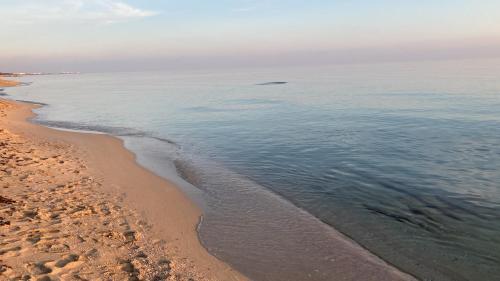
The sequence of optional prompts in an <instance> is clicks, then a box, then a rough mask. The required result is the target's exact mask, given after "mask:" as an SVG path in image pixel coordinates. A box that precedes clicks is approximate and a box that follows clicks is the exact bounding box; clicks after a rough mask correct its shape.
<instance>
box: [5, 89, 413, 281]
mask: <svg viewBox="0 0 500 281" xmlns="http://www.w3.org/2000/svg"><path fill="white" fill-rule="evenodd" d="M1 101H6V102H10V103H13V104H16V105H17V106H19V107H20V109H19V110H20V111H23V113H19V112H18V113H16V117H15V119H16V120H15V121H16V122H17V123H18V127H21V129H20V130H19V132H21V133H23V131H24V132H26V131H37V133H36V134H35V137H40V136H41V137H42V138H44V139H49V141H61V140H62V141H64V142H68V143H72V144H74V145H76V146H77V147H79V148H80V149H82V148H83V150H85V153H84V154H85V155H84V156H83V158H85V159H89V160H90V165H89V167H93V169H92V170H93V171H92V173H93V174H96V175H99V177H100V179H102V181H103V185H102V186H103V187H104V188H105V189H106V191H107V192H109V193H113V194H115V195H118V193H120V192H121V193H122V194H124V200H123V203H124V205H126V206H127V207H129V208H131V209H134V210H138V211H139V212H140V213H141V216H142V217H144V218H146V220H147V221H148V224H149V226H150V227H151V229H148V232H149V235H148V236H150V237H156V238H157V237H164V238H165V239H164V240H163V241H166V244H167V245H168V244H170V246H173V247H174V248H175V249H176V251H174V254H173V255H174V256H178V257H179V258H178V259H179V260H183V261H188V262H187V264H188V266H186V264H184V265H182V267H189V268H197V269H196V270H194V274H195V276H196V278H195V280H248V278H247V277H245V276H243V275H242V274H241V273H240V272H238V271H237V270H236V269H235V268H234V267H231V266H230V265H229V264H228V263H225V262H223V261H222V260H220V259H219V258H217V257H215V256H213V255H212V254H210V253H209V252H208V250H207V249H206V248H205V246H204V245H202V244H201V238H200V236H199V232H198V228H199V226H200V222H201V220H202V219H203V216H202V212H201V210H200V209H199V207H198V206H196V205H195V203H194V202H193V201H192V199H190V198H189V197H188V196H187V195H186V194H185V193H184V191H183V189H182V188H180V187H178V186H175V185H174V184H172V183H171V182H170V180H169V179H168V178H165V177H162V176H160V175H158V174H156V173H154V172H153V171H151V170H148V169H147V168H145V167H143V166H141V164H139V163H138V162H137V159H136V155H135V154H134V153H133V152H132V151H130V150H129V149H127V148H126V147H125V146H124V140H122V139H120V138H118V137H115V136H112V135H109V134H105V133H93V132H83V131H82V132H79V131H65V130H60V129H57V128H50V127H46V126H44V125H42V124H36V123H33V122H30V119H32V118H33V117H34V116H36V114H35V113H34V112H33V111H32V109H35V108H38V107H39V106H43V104H39V103H36V102H29V101H12V100H5V99H0V102H1ZM19 125H21V126H19ZM13 130H16V128H13ZM100 146H102V147H100ZM116 155H120V156H119V157H116ZM108 157H110V158H113V159H114V160H113V161H106V160H105V159H104V160H103V158H108ZM117 158H118V159H117ZM110 162H113V163H115V164H116V163H120V165H119V166H120V167H119V168H117V167H110V166H109V165H106V164H109V163H110ZM111 166H112V165H111ZM120 169H121V171H117V170H120ZM129 169H131V170H140V171H141V172H140V174H141V175H144V174H148V176H150V177H152V178H154V180H153V181H154V183H155V184H154V185H152V186H148V187H146V188H145V189H144V190H145V191H147V192H146V193H148V194H143V193H142V192H141V190H138V189H137V188H135V186H137V184H142V183H137V181H134V180H132V183H130V182H126V181H119V180H118V181H117V180H113V179H110V176H109V175H110V174H113V175H114V176H115V177H116V176H117V174H119V175H120V176H124V175H127V176H128V177H129V178H130V177H134V176H130V175H129V174H128V173H123V171H129ZM111 178H112V176H111ZM160 182H162V183H160ZM116 185H118V186H116ZM109 186H115V187H112V188H110V187H109ZM123 187H125V190H123ZM172 194H174V196H173V197H175V199H172V198H168V199H169V200H170V201H169V202H173V205H175V204H180V205H182V206H180V208H176V207H175V206H174V207H172V206H170V208H169V207H168V206H167V207H165V206H164V205H165V204H167V205H170V204H171V203H165V202H160V201H162V200H161V199H162V198H164V199H167V198H166V197H169V196H172ZM141 195H142V196H144V195H146V196H147V198H142V199H140V200H138V198H139V196H141ZM131 197H135V198H131ZM179 202H180V203H179ZM172 209H176V210H172ZM179 209H180V210H179ZM161 210H163V211H161ZM172 213H175V216H176V218H171V219H172V220H173V221H174V222H173V224H175V225H177V224H179V222H180V221H182V227H181V228H182V229H181V230H179V229H169V230H168V229H166V227H167V228H168V224H169V223H167V225H165V224H164V222H162V220H164V219H165V216H163V214H172ZM322 223H323V222H322ZM171 224H172V222H170V225H171ZM328 227H330V228H332V229H334V230H335V228H333V227H332V226H331V225H328ZM335 231H336V230H335ZM172 232H177V233H172ZM186 234H187V235H189V236H190V237H187V238H186V236H185V235H186ZM336 239H340V240H339V241H340V242H338V243H340V244H338V245H339V246H341V247H340V248H342V251H344V249H343V248H344V247H345V245H349V246H347V248H351V247H353V248H352V249H351V250H353V249H354V250H353V252H351V254H352V257H351V258H355V257H358V258H361V260H359V261H356V262H347V264H343V266H346V265H347V266H348V267H349V268H350V267H352V266H354V264H361V263H362V261H363V260H365V261H371V262H374V261H375V264H377V263H378V266H380V268H379V269H378V270H376V271H379V270H380V271H381V272H384V271H386V273H387V274H389V275H388V276H392V277H391V280H414V279H413V278H414V277H413V276H411V275H408V273H406V272H404V271H402V270H401V269H399V268H397V267H396V266H395V265H392V264H389V263H386V262H385V261H383V260H382V259H381V258H380V257H378V256H377V255H375V254H374V253H372V252H370V251H369V250H367V249H366V248H364V247H362V246H360V245H359V244H358V243H357V242H355V241H354V240H352V239H351V238H349V237H347V236H343V235H340V236H339V237H337V238H336ZM336 243H337V242H336ZM358 247H359V248H362V249H359V248H358ZM351 250H348V251H351ZM359 250H361V251H359ZM344 254H345V253H344ZM351 258H348V259H351ZM373 258H374V259H373ZM377 260H378V262H377ZM371 262H370V263H371ZM379 262H381V263H379ZM349 264H350V265H349ZM200 266H201V267H202V268H201V269H199V267H200ZM370 267H371V266H370ZM361 271H364V270H362V269H361ZM341 272H342V273H341ZM389 272H391V273H389ZM338 273H340V276H343V275H345V271H344V270H341V271H339V272H338ZM353 273H354V272H353ZM366 273H368V272H364V273H361V272H358V273H357V274H353V275H358V274H361V276H363V275H365V274H366ZM372 273H373V272H372ZM358 276H360V275H358ZM344 277H346V276H344ZM365 277H367V278H368V276H367V275H365ZM373 277H374V276H371V277H370V278H373ZM386 277H387V276H386ZM370 278H369V280H374V279H370ZM393 278H394V279H393ZM367 280H368V279H367Z"/></svg>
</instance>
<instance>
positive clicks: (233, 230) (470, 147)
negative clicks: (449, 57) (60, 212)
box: [7, 61, 500, 280]
mask: <svg viewBox="0 0 500 281" xmlns="http://www.w3.org/2000/svg"><path fill="white" fill-rule="evenodd" d="M498 73H500V63H499V61H454V62H433V63H430V62H429V63H398V64H396V63H394V64H378V65H341V66H332V67H317V68H293V69H247V70H231V71H207V72H192V73H169V72H154V73H106V74H82V75H62V76H40V77H25V78H23V80H26V81H33V82H34V83H33V84H32V85H31V86H26V87H19V88H15V89H8V90H7V92H8V93H9V94H11V95H12V96H13V97H14V98H17V99H23V100H33V101H38V102H43V103H47V104H48V106H46V107H43V108H41V109H40V110H39V113H40V115H39V117H38V121H39V122H41V123H44V124H47V125H51V126H56V127H66V128H73V129H83V130H97V131H103V132H109V133H113V134H115V135H120V136H122V137H123V138H124V139H125V142H126V145H127V146H128V147H129V148H131V149H132V150H133V151H135V152H136V153H138V156H139V161H140V162H141V163H142V164H144V165H145V166H147V167H149V168H151V169H152V170H154V171H155V172H156V173H158V174H160V175H164V176H166V177H173V176H175V174H176V170H177V174H179V175H181V176H182V177H184V178H185V179H186V180H187V181H188V182H190V183H191V184H192V185H194V186H196V187H197V189H193V188H192V186H191V185H186V186H190V187H187V190H188V192H189V193H190V194H191V195H193V196H194V197H196V200H197V202H199V204H201V205H203V207H204V210H205V215H204V222H203V224H202V225H201V229H200V236H201V239H202V241H203V242H204V244H205V245H206V247H207V248H208V249H209V250H210V251H211V252H212V253H213V254H215V255H217V256H218V257H220V258H222V259H224V260H226V261H228V262H229V263H231V264H232V265H234V266H236V267H237V268H238V269H239V270H241V271H242V272H243V273H245V274H248V275H249V276H251V277H253V278H255V279H257V280H306V279H311V280H329V279H331V270H332V264H331V260H330V259H328V257H329V256H331V254H332V252H334V249H331V248H329V243H328V239H329V237H330V236H329V235H331V233H330V231H331V229H329V228H328V227H327V226H326V224H328V225H332V226H334V227H335V228H336V229H338V230H340V231H341V232H343V233H344V234H346V235H348V236H349V237H351V238H353V239H354V240H356V241H357V242H358V243H360V244H361V245H362V246H364V247H366V248H368V249H370V250H371V251H372V252H374V253H376V254H377V255H379V256H381V257H382V258H384V259H385V260H386V261H388V262H390V263H393V264H395V265H396V266H398V267H399V268H402V269H403V270H405V271H407V272H410V273H412V274H414V275H416V276H418V277H420V278H421V279H424V280H494V279H495V278H497V276H500V254H499V253H500V236H499V235H498V234H499V233H500V186H499V182H500V145H499V144H500V126H499V125H500V79H499V77H498ZM274 81H280V82H282V81H283V82H285V81H286V82H288V83H287V84H276V83H269V84H266V83H267V82H274ZM259 84H261V85H259ZM262 84H264V85H262ZM153 152H154V153H153ZM174 165H175V166H174ZM295 206H298V207H300V208H301V209H303V210H305V211H307V212H304V211H301V210H300V209H299V208H296V207H295ZM312 215H313V216H314V217H316V218H317V219H315V218H314V217H313V216H312ZM321 221H322V222H324V223H326V224H324V223H322V222H321ZM242 241H244V242H242ZM276 265H279V266H276Z"/></svg>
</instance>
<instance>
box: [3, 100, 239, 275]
mask: <svg viewBox="0 0 500 281" xmlns="http://www.w3.org/2000/svg"><path fill="white" fill-rule="evenodd" d="M33 107H34V106H32V105H27V104H21V103H17V102H11V101H4V100H0V196H1V197H0V280H44V281H48V280H246V278H245V277H243V276H242V275H241V274H239V273H238V272H236V271H235V270H233V269H232V268H230V267H229V266H228V265H227V264H225V263H223V262H221V261H220V260H218V259H216V258H214V257H213V256H211V255H210V254H208V253H207V251H206V250H205V249H204V248H203V247H202V246H201V244H200V243H199V240H198V237H197V233H196V229H195V228H196V224H197V222H198V219H199V216H200V214H201V213H200V210H199V209H198V208H197V207H196V206H194V205H193V204H192V203H191V201H189V200H188V199H187V198H186V197H185V195H184V194H183V193H182V192H181V191H179V190H178V189H177V188H176V187H175V186H173V185H172V184H170V183H169V182H167V181H165V180H164V179H162V178H159V177H158V176H156V175H154V174H152V173H151V172H149V171H147V170H145V169H143V168H142V167H140V166H138V165H137V164H136V163H135V159H134V155H133V154H131V153H130V152H129V151H127V150H126V149H125V148H124V147H123V144H122V142H121V141H120V140H119V139H116V138H114V137H110V136H107V135H95V134H82V133H73V132H64V131H58V130H53V129H49V128H45V127H41V126H38V125H35V124H32V123H29V122H27V121H26V118H28V117H30V116H32V115H33V113H32V111H31V109H32V108H33Z"/></svg>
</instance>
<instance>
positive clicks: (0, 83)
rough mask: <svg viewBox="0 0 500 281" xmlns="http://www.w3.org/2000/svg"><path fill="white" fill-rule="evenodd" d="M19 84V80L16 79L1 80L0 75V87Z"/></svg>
mask: <svg viewBox="0 0 500 281" xmlns="http://www.w3.org/2000/svg"><path fill="white" fill-rule="evenodd" d="M17 85H19V82H17V81H11V80H3V79H2V78H1V77H0V87H13V86H17Z"/></svg>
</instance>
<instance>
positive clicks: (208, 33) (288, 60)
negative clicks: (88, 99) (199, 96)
mask: <svg viewBox="0 0 500 281" xmlns="http://www.w3.org/2000/svg"><path fill="white" fill-rule="evenodd" d="M0 34H1V35H2V40H1V43H0V71H2V70H3V71H6V70H11V71H21V70H26V71H62V70H75V71H112V70H123V69H124V68H136V69H145V70H146V69H162V68H175V67H201V66H209V65H213V66H239V65H251V66H260V65H262V66H265V65H274V64H277V65H280V64H307V63H336V62H342V63H346V62H371V61H393V60H412V59H416V60H420V59H448V58H475V57H498V56H500V1H498V0H481V1H477V0H468V1H465V0H439V1H437V0H328V1H327V0H142V1H138V0H0Z"/></svg>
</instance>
